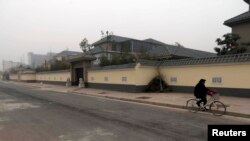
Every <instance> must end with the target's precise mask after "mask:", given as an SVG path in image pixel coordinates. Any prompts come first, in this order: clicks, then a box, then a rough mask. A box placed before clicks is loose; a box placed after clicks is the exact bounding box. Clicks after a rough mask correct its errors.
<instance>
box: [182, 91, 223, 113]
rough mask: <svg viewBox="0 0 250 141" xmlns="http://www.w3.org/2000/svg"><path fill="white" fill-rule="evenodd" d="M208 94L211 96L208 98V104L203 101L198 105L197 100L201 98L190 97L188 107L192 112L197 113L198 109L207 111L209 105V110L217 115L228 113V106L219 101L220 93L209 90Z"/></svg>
mask: <svg viewBox="0 0 250 141" xmlns="http://www.w3.org/2000/svg"><path fill="white" fill-rule="evenodd" d="M207 95H209V96H210V98H209V99H208V100H207V103H206V105H204V104H203V102H201V104H200V107H199V106H198V105H197V102H198V101H199V100H200V98H192V99H189V100H188V101H187V103H186V108H187V109H188V110H189V111H190V112H192V113H196V112H198V111H206V109H207V108H206V107H208V106H209V109H208V110H209V111H210V112H211V113H212V114H213V115H215V116H222V115H224V114H225V113H226V106H225V104H224V103H222V102H221V101H219V93H217V92H215V91H211V90H210V91H208V93H207Z"/></svg>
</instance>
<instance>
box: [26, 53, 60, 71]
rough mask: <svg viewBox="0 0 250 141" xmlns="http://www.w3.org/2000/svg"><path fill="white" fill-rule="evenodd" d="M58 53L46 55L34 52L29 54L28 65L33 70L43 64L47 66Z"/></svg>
mask: <svg viewBox="0 0 250 141" xmlns="http://www.w3.org/2000/svg"><path fill="white" fill-rule="evenodd" d="M55 54H56V53H51V52H49V53H47V54H46V55H42V54H34V53H33V52H29V53H28V65H29V66H30V67H31V68H36V67H38V66H41V65H43V64H46V63H47V62H48V61H49V60H51V59H52V58H53V56H54V55H55Z"/></svg>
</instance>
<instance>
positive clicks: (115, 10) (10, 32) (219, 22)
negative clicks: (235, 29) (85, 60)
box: [0, 0, 248, 69]
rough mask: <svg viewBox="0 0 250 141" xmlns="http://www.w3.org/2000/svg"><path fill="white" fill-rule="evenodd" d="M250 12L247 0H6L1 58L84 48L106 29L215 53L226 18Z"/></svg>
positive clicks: (0, 2) (1, 8)
mask: <svg viewBox="0 0 250 141" xmlns="http://www.w3.org/2000/svg"><path fill="white" fill-rule="evenodd" d="M247 10H248V5H247V4H246V3H245V2H244V1H243V0H0V61H1V60H3V59H5V60H13V61H20V60H23V59H25V60H27V52H34V53H39V54H45V53H46V52H50V51H52V52H60V51H62V50H65V49H67V48H68V49H69V50H74V51H81V50H80V48H79V42H80V41H81V40H82V39H83V38H84V37H86V38H87V39H88V40H89V42H90V43H93V42H94V41H96V40H98V39H100V37H101V33H100V31H101V30H104V31H106V30H109V31H112V32H113V33H114V34H115V35H120V36H124V37H130V38H135V39H139V40H142V39H146V38H154V39H156V40H159V41H162V42H165V43H168V44H174V43H175V42H179V43H181V44H182V45H184V46H186V47H188V48H193V49H198V50H204V51H210V52H214V51H213V48H214V47H215V46H216V43H215V39H216V38H218V37H221V36H222V35H223V34H225V33H229V32H231V29H230V28H229V27H226V26H224V25H223V22H224V21H225V20H227V19H229V18H231V17H234V16H236V15H239V14H241V13H243V12H245V11H247ZM1 62H2V61H1ZM26 62H27V61H26ZM1 68H2V65H1V66H0V69H1Z"/></svg>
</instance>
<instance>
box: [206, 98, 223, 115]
mask: <svg viewBox="0 0 250 141" xmlns="http://www.w3.org/2000/svg"><path fill="white" fill-rule="evenodd" d="M209 109H210V111H211V113H213V115H215V116H222V115H224V114H225V113H226V106H225V105H224V104H223V103H222V102H220V101H214V102H212V103H211V104H210V107H209Z"/></svg>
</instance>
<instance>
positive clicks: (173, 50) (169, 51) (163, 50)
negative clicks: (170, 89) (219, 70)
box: [144, 39, 216, 58]
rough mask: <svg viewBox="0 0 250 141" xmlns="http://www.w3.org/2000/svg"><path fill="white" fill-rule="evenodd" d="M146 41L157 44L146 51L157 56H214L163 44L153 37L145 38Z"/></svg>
mask: <svg viewBox="0 0 250 141" xmlns="http://www.w3.org/2000/svg"><path fill="white" fill-rule="evenodd" d="M144 41H145V40H144ZM146 41H147V42H150V43H155V44H158V45H159V46H157V47H156V48H152V49H151V50H149V51H148V53H149V54H151V55H154V56H157V57H162V58H169V57H170V56H179V57H188V58H189V57H190V58H202V57H215V56H216V54H215V53H210V52H206V51H200V50H195V49H190V48H185V47H179V46H174V45H169V44H165V43H162V42H160V41H157V40H154V39H147V40H146Z"/></svg>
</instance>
